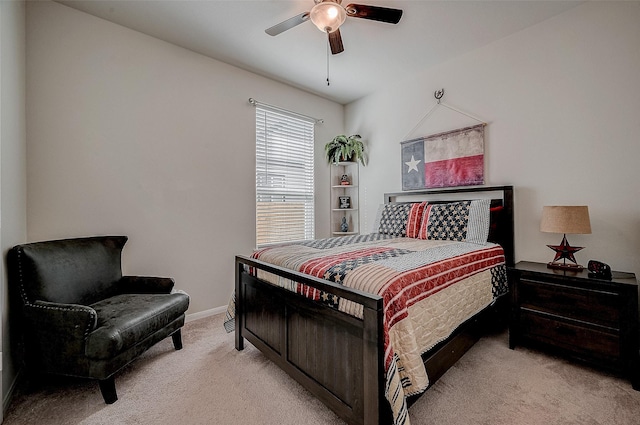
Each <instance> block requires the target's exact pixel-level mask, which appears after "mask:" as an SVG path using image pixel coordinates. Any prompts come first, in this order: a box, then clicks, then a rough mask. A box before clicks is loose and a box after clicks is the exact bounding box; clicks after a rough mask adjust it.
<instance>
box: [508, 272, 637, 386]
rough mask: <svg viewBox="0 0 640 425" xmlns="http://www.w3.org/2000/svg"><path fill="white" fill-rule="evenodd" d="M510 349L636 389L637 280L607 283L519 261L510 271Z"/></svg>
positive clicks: (623, 277)
mask: <svg viewBox="0 0 640 425" xmlns="http://www.w3.org/2000/svg"><path fill="white" fill-rule="evenodd" d="M508 273H509V284H510V291H511V317H510V319H511V320H510V322H509V348H511V349H513V348H515V347H516V346H518V345H521V344H526V345H528V346H532V347H536V348H541V349H544V350H546V351H548V352H551V353H552V354H557V355H560V356H567V357H569V358H572V359H575V360H578V361H582V362H585V363H588V364H590V365H594V366H597V367H601V368H604V369H606V370H609V371H611V372H614V373H616V374H619V375H622V376H624V377H626V378H628V379H630V380H631V383H632V385H633V388H634V389H636V390H640V371H639V342H638V339H639V338H638V330H639V328H638V320H639V318H638V288H639V286H638V282H637V280H636V278H635V275H634V274H633V273H619V272H613V275H614V278H613V279H612V280H603V279H596V278H591V277H589V272H588V270H586V269H585V270H583V271H580V272H573V271H566V272H565V271H562V270H553V269H549V268H547V265H546V264H542V263H532V262H527V261H522V262H519V263H518V264H516V265H515V267H512V268H509V270H508Z"/></svg>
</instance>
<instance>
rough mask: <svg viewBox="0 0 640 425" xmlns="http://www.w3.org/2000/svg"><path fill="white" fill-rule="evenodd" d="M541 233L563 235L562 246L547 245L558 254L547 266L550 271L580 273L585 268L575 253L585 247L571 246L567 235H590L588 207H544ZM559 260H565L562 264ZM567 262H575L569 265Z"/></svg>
mask: <svg viewBox="0 0 640 425" xmlns="http://www.w3.org/2000/svg"><path fill="white" fill-rule="evenodd" d="M540 231H541V232H547V233H562V234H563V235H564V236H563V237H562V242H561V243H560V245H547V246H548V247H549V248H551V249H552V250H554V251H555V252H556V256H555V257H554V259H553V261H551V262H549V263H548V264H547V267H548V268H550V269H561V270H573V271H580V270H582V269H584V267H583V266H581V265H579V264H577V262H576V258H575V257H574V255H573V254H574V253H576V252H578V251H580V250H581V249H582V248H583V247H577V246H571V245H569V242H567V233H570V234H590V233H591V222H590V221H589V207H587V206H544V207H542V221H541V222H540ZM559 260H563V261H562V262H560V261H559ZM567 260H569V261H571V262H573V264H571V263H567Z"/></svg>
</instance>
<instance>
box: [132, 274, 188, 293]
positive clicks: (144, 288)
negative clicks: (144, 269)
mask: <svg viewBox="0 0 640 425" xmlns="http://www.w3.org/2000/svg"><path fill="white" fill-rule="evenodd" d="M175 283H176V282H175V281H174V280H173V278H170V277H153V276H122V279H120V292H121V293H123V294H170V293H171V290H172V289H173V286H174V285H175Z"/></svg>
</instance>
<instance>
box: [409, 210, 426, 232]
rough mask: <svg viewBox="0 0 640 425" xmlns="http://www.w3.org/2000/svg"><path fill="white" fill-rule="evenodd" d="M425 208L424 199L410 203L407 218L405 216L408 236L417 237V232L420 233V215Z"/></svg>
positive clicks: (421, 215)
mask: <svg viewBox="0 0 640 425" xmlns="http://www.w3.org/2000/svg"><path fill="white" fill-rule="evenodd" d="M426 208H427V202H426V201H425V202H416V203H413V204H411V211H409V218H407V237H408V238H417V237H418V234H419V233H420V226H421V225H422V217H423V214H424V211H425V209H426Z"/></svg>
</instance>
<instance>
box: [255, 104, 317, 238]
mask: <svg viewBox="0 0 640 425" xmlns="http://www.w3.org/2000/svg"><path fill="white" fill-rule="evenodd" d="M313 146H314V122H313V121H311V120H307V119H304V118H300V117H299V116H296V115H294V114H288V113H287V112H284V111H275V110H271V109H269V108H265V107H262V106H256V245H257V246H258V247H262V246H265V245H269V244H274V243H279V242H292V241H300V240H306V239H313V238H314V193H313V190H314V189H313Z"/></svg>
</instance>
